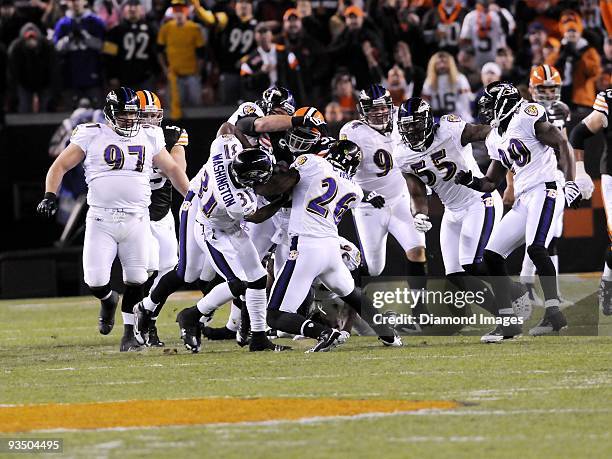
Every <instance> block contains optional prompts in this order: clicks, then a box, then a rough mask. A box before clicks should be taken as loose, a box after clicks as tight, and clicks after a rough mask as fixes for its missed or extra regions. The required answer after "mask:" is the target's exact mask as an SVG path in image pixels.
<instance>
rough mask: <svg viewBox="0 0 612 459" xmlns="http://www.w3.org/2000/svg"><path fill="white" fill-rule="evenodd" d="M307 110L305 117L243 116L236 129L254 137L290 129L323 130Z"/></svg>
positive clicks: (318, 121)
mask: <svg viewBox="0 0 612 459" xmlns="http://www.w3.org/2000/svg"><path fill="white" fill-rule="evenodd" d="M310 112H311V111H310V110H309V111H308V112H307V113H306V115H304V116H300V115H297V116H296V115H294V116H289V115H267V116H244V117H242V118H240V119H239V120H238V121H237V122H236V127H237V128H238V129H240V130H241V131H242V132H244V133H245V134H247V135H252V136H256V135H257V134H262V133H264V132H282V131H286V130H288V129H291V128H292V127H300V126H307V127H315V128H317V129H319V130H324V126H321V122H320V120H316V119H314V118H313V117H312V116H311V115H312V114H311V113H310Z"/></svg>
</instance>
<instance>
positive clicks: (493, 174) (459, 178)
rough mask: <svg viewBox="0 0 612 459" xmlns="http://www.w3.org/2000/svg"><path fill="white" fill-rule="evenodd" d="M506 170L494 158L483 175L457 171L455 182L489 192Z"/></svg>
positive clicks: (501, 178)
mask: <svg viewBox="0 0 612 459" xmlns="http://www.w3.org/2000/svg"><path fill="white" fill-rule="evenodd" d="M507 170H508V169H506V168H505V167H504V165H503V164H502V163H501V162H500V161H497V160H495V159H494V160H492V161H491V164H489V169H487V173H486V175H485V176H484V177H474V174H472V171H458V172H457V173H456V174H455V183H456V184H457V185H463V186H467V187H468V188H471V189H473V190H476V191H482V192H484V193H490V192H492V191H495V190H496V189H497V187H498V186H499V184H500V183H501V182H502V180H503V179H504V177H505V175H506V171H507Z"/></svg>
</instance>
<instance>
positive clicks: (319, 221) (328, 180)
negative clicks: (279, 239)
mask: <svg viewBox="0 0 612 459" xmlns="http://www.w3.org/2000/svg"><path fill="white" fill-rule="evenodd" d="M291 167H292V168H294V169H296V170H297V171H298V172H299V173H300V180H299V182H298V183H297V184H296V185H295V187H294V188H293V193H292V206H291V219H290V221H289V234H290V235H291V236H293V235H301V236H310V237H338V227H337V225H338V223H340V220H342V217H343V216H344V214H345V213H346V211H347V210H349V209H351V208H353V207H355V206H356V205H357V204H358V203H359V202H360V201H361V199H362V198H363V191H362V190H361V188H360V187H359V186H358V185H357V184H355V183H354V182H353V181H352V180H351V178H350V177H349V175H348V174H346V173H345V172H343V171H341V170H339V169H337V168H334V167H333V166H332V165H331V164H330V163H329V162H328V161H327V160H326V159H324V158H322V157H320V156H316V155H301V156H298V158H297V159H296V160H295V162H294V163H293V164H292V165H291Z"/></svg>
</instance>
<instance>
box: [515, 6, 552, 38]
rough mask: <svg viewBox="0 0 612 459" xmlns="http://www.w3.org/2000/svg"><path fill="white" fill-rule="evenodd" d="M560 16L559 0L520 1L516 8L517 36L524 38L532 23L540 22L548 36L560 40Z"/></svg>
mask: <svg viewBox="0 0 612 459" xmlns="http://www.w3.org/2000/svg"><path fill="white" fill-rule="evenodd" d="M560 15H561V7H560V6H559V0H519V1H518V2H516V7H515V18H516V24H517V34H518V35H519V36H523V35H524V34H525V32H526V31H527V27H528V26H529V25H530V24H531V23H532V22H538V23H540V24H542V25H543V26H544V29H546V32H547V33H548V36H552V37H554V38H557V39H560V38H561V34H560V33H559V17H560Z"/></svg>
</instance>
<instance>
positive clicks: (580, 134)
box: [570, 110, 607, 161]
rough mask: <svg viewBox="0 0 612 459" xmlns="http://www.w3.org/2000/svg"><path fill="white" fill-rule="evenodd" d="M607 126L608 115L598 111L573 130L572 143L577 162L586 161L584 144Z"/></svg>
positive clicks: (593, 112) (571, 134)
mask: <svg viewBox="0 0 612 459" xmlns="http://www.w3.org/2000/svg"><path fill="white" fill-rule="evenodd" d="M606 124H607V118H606V115H604V114H603V113H601V112H598V111H597V110H593V111H592V112H591V113H590V114H589V116H587V117H586V118H585V119H583V120H582V121H581V122H580V123H578V124H577V125H576V127H574V129H572V132H571V133H570V143H571V144H572V147H574V155H575V156H576V161H584V142H585V141H586V140H587V139H588V138H590V137H593V136H594V135H595V134H597V133H598V132H599V131H601V130H602V129H604V128H605V127H606Z"/></svg>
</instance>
